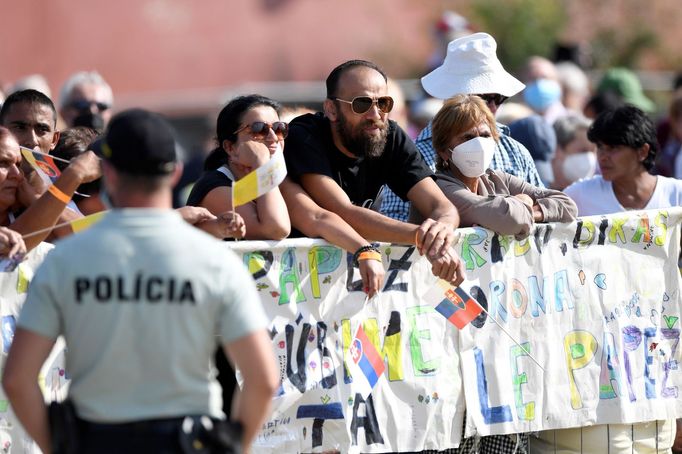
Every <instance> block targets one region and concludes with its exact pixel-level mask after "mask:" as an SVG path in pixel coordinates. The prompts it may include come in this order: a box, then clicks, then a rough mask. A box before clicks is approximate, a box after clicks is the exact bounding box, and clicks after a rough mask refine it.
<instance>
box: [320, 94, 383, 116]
mask: <svg viewBox="0 0 682 454" xmlns="http://www.w3.org/2000/svg"><path fill="white" fill-rule="evenodd" d="M329 99H331V100H332V101H341V102H345V103H346V104H350V108H351V109H353V112H355V113H356V114H358V115H362V114H364V113H367V112H368V111H369V109H371V108H372V104H375V103H376V105H377V108H378V109H379V110H380V111H381V112H382V113H389V112H390V111H391V110H392V109H393V98H391V97H390V96H380V97H378V98H370V97H369V96H356V97H355V98H353V99H352V100H351V101H346V100H345V99H340V98H337V97H335V96H333V97H331V98H329Z"/></svg>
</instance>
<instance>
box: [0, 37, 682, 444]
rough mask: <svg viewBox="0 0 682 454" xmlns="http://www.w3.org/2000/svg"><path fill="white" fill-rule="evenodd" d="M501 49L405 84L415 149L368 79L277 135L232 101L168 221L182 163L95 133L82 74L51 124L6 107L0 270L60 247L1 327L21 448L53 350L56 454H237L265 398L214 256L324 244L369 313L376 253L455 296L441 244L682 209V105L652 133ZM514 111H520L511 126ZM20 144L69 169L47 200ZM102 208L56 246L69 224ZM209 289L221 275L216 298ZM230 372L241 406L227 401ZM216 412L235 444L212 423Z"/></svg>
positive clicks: (334, 89) (485, 46) (616, 85)
mask: <svg viewBox="0 0 682 454" xmlns="http://www.w3.org/2000/svg"><path fill="white" fill-rule="evenodd" d="M496 47H497V44H496V42H495V40H494V39H493V37H492V36H490V35H488V34H486V33H475V34H470V35H466V36H462V37H459V38H457V39H454V40H452V41H451V42H449V44H448V45H447V50H446V53H445V56H444V57H443V60H442V62H440V64H439V65H437V66H436V67H435V68H434V69H433V70H432V71H431V72H429V73H428V74H426V75H425V76H424V77H423V78H422V79H421V82H422V86H423V89H424V91H425V93H427V94H428V95H429V96H428V97H426V98H425V99H423V100H421V101H420V103H419V104H420V105H421V106H424V107H425V106H427V105H429V106H433V105H434V103H435V105H436V107H437V109H434V108H432V107H431V108H430V110H429V109H425V110H424V112H430V114H428V115H426V116H425V117H424V116H422V117H420V118H421V120H422V121H423V123H422V124H421V126H423V129H421V130H420V131H417V134H416V137H415V138H414V140H413V138H412V136H411V135H410V134H409V133H408V132H407V131H409V129H410V128H408V127H407V126H405V128H403V127H401V125H399V124H398V123H397V122H396V121H394V120H392V119H391V115H392V113H395V112H394V111H395V110H397V109H396V99H394V97H393V96H391V95H390V94H389V93H390V91H389V83H390V80H389V78H388V77H387V75H386V74H385V73H384V72H383V70H382V69H381V68H380V67H379V66H378V65H376V64H375V63H373V62H369V61H365V60H350V61H347V62H344V63H341V64H339V65H338V66H337V67H335V68H334V69H333V70H332V71H331V72H330V74H329V76H328V77H327V80H326V97H325V99H324V100H323V109H322V111H321V112H311V113H304V114H302V115H299V116H296V117H295V118H293V119H292V120H291V121H290V122H287V121H284V116H283V113H282V106H281V105H280V103H279V102H278V101H276V100H273V99H269V98H267V97H264V96H261V95H257V94H249V95H244V96H239V97H236V98H234V99H232V100H231V101H230V102H229V103H227V105H225V107H224V108H223V109H222V110H221V111H220V113H219V115H218V117H217V121H216V129H215V135H216V139H217V140H216V147H215V149H213V150H212V151H211V152H210V153H209V154H208V155H207V157H206V159H205V163H204V172H203V174H202V175H201V176H200V177H199V178H198V180H197V181H196V182H195V183H194V184H193V186H192V188H191V191H190V193H189V197H188V199H187V201H186V206H185V207H182V208H178V209H176V210H175V212H173V211H171V209H172V205H173V203H172V190H173V187H174V186H175V184H176V183H177V182H178V180H179V179H180V177H181V173H182V163H181V162H180V161H179V158H178V154H177V150H176V149H177V140H176V137H175V132H174V131H173V130H172V128H171V127H170V125H169V124H168V122H167V121H166V120H164V119H163V118H162V117H161V116H160V115H158V114H154V113H150V112H148V111H145V110H141V109H132V110H126V111H123V112H120V113H118V114H116V115H113V116H112V112H113V93H112V90H111V88H110V87H109V85H108V84H107V83H106V82H105V81H104V79H103V78H102V77H101V76H100V75H99V74H97V73H87V72H84V73H78V74H76V75H74V76H73V77H72V78H70V79H69V80H68V81H67V83H66V84H65V85H64V87H63V89H62V90H61V92H60V97H59V103H58V107H59V109H58V110H57V108H56V107H55V104H54V103H53V101H52V100H51V99H50V97H49V96H47V95H46V94H45V93H43V92H41V91H40V90H37V89H31V88H24V89H21V90H18V91H16V92H14V93H12V94H10V95H9V96H8V97H7V99H5V101H4V103H3V104H2V108H1V109H0V225H1V227H0V253H2V254H3V255H4V256H6V257H9V258H10V259H15V260H21V258H22V257H23V256H24V255H27V254H31V251H32V250H34V249H35V248H36V247H37V246H38V245H39V244H40V243H41V242H43V241H49V242H52V241H54V240H57V239H62V238H64V239H63V240H61V241H59V242H58V243H57V245H56V247H55V248H54V250H52V251H51V252H49V253H48V254H47V257H46V258H45V260H44V262H43V264H42V265H41V266H40V267H39V268H38V270H37V272H36V274H35V277H34V279H33V281H32V283H31V285H30V288H29V292H28V296H27V298H26V302H25V303H24V304H23V309H22V310H21V314H19V308H17V309H16V313H13V314H12V315H13V316H16V317H17V318H18V321H17V328H16V333H15V334H14V340H13V342H12V346H11V349H10V351H9V355H8V357H7V358H6V361H5V365H4V371H3V377H2V383H3V387H4V389H5V392H6V394H7V396H8V398H9V400H10V402H11V404H12V408H13V410H14V412H15V413H16V416H17V418H18V420H19V421H20V422H21V425H22V426H23V428H24V429H25V431H26V433H27V434H28V436H29V437H30V438H32V439H33V440H35V441H36V443H37V444H38V446H39V447H40V449H42V451H43V452H51V451H52V450H55V449H56V448H58V447H60V448H62V447H61V446H55V445H56V444H59V443H64V441H63V440H61V439H60V437H58V436H55V430H57V429H56V428H55V426H54V425H51V424H52V418H53V415H52V413H50V422H49V423H48V410H47V407H46V406H45V404H44V403H43V397H42V393H41V390H40V388H39V386H38V383H37V382H36V380H35V377H36V376H37V375H38V373H39V371H40V368H41V366H42V364H43V362H44V361H45V360H46V358H47V357H48V355H49V354H50V351H51V349H52V347H53V345H54V343H55V340H56V339H57V338H58V337H59V336H64V338H65V340H66V344H67V347H68V356H67V363H66V366H67V370H68V374H69V375H70V377H71V385H70V390H69V399H68V401H67V402H68V404H64V405H62V406H60V407H59V411H61V412H66V413H68V414H69V415H70V416H69V417H70V418H71V419H72V420H73V421H75V423H74V425H75V427H76V428H77V433H78V434H77V435H76V436H74V437H70V438H69V439H68V440H67V442H66V443H67V444H68V443H73V440H74V438H75V439H76V441H78V444H79V446H77V447H75V448H74V447H73V446H71V449H75V451H69V452H98V453H106V452H112V453H113V452H200V451H188V450H186V449H187V448H186V447H187V446H192V445H194V446H196V443H200V444H201V443H203V444H207V445H208V444H210V445H211V446H213V448H212V449H215V451H211V452H228V451H220V450H221V449H222V450H225V449H228V446H234V445H236V444H239V445H241V446H242V447H244V449H246V450H248V447H249V446H250V445H251V443H252V442H253V440H254V437H255V435H256V433H257V431H258V430H259V428H260V426H261V424H262V423H263V422H264V421H265V419H266V418H267V416H268V411H269V405H270V403H269V402H270V398H269V396H271V395H272V393H273V392H274V390H275V388H276V386H277V378H278V377H277V371H276V367H275V364H274V358H273V353H272V348H271V346H270V344H269V338H268V335H267V331H266V327H267V320H266V319H265V316H264V313H263V311H262V309H261V306H260V302H259V300H258V296H257V293H256V291H255V286H254V285H253V282H252V280H251V278H250V277H249V276H248V273H247V271H246V270H245V268H244V266H243V265H242V264H241V263H240V261H239V260H237V259H236V257H235V256H234V255H233V254H231V252H230V243H229V242H224V241H222V242H221V241H219V240H234V239H242V238H246V239H249V240H282V239H284V238H287V237H297V236H306V237H318V238H323V239H325V240H326V241H328V242H330V243H332V244H334V245H336V246H338V247H340V248H343V249H344V250H346V251H348V252H349V253H351V254H353V263H354V265H355V266H357V267H358V268H359V272H360V275H361V278H362V289H361V290H362V291H364V292H365V293H366V294H367V295H368V297H372V296H373V295H375V294H376V293H377V292H379V289H380V288H381V286H382V283H383V280H384V274H385V272H386V269H385V267H384V263H383V262H382V256H381V254H380V253H379V250H378V247H377V245H376V242H388V243H398V244H407V245H413V246H415V247H416V248H417V250H418V251H419V253H420V254H422V255H425V256H426V258H427V259H428V260H429V262H430V263H431V271H432V273H433V275H434V276H437V277H439V278H441V279H443V280H445V281H448V282H450V283H451V284H453V285H459V284H460V283H462V282H463V281H464V279H465V277H466V276H465V270H464V267H463V264H462V261H461V260H460V258H459V256H458V254H457V253H456V252H455V250H454V247H453V243H454V242H455V239H456V232H455V230H456V228H458V227H467V226H481V227H485V228H489V229H491V230H493V231H495V232H498V233H500V234H503V235H512V236H514V237H516V238H517V239H522V238H525V237H527V236H528V235H529V234H530V233H531V232H532V231H533V227H534V225H535V223H542V222H571V221H572V220H574V219H575V217H576V216H583V215H595V214H607V213H614V212H620V211H625V210H640V209H654V208H665V207H672V206H680V205H682V180H679V179H677V178H680V176H682V170H681V169H682V158H681V157H679V155H680V153H679V151H680V148H681V147H682V145H680V143H682V132H680V131H682V121H681V120H680V119H681V118H682V101H681V100H682V97H681V95H675V97H674V99H673V101H672V103H671V109H670V116H669V119H668V120H667V121H666V122H664V123H662V124H661V126H660V127H659V128H658V131H657V129H656V127H655V126H654V122H653V120H652V119H651V116H650V114H651V111H652V107H653V106H652V104H651V102H650V101H649V100H648V99H647V98H646V97H645V96H644V94H643V92H642V90H641V86H640V85H638V81H637V80H636V76H634V74H633V73H631V72H629V71H627V70H625V69H622V68H617V69H614V70H611V71H608V72H607V73H606V74H605V75H604V78H603V80H602V81H601V83H600V84H599V91H598V92H597V93H595V95H594V96H592V97H590V94H589V84H587V82H586V81H587V79H586V77H585V74H584V73H583V72H582V71H581V70H580V68H578V67H577V66H576V65H573V64H561V65H555V64H554V63H552V62H551V61H549V60H547V59H544V58H541V57H531V58H529V60H528V65H527V68H526V71H525V73H524V77H523V80H524V81H525V84H524V83H522V82H521V81H520V80H518V79H517V78H516V77H514V76H513V75H512V74H510V73H509V72H507V71H506V70H505V69H504V68H503V66H502V64H501V63H500V61H499V60H498V58H497V55H496ZM633 77H634V79H633ZM519 95H520V96H522V97H523V100H524V104H525V107H524V108H522V109H516V110H513V109H510V108H508V106H509V105H510V104H511V103H510V102H508V100H509V99H510V98H513V97H515V96H519ZM505 111H506V112H505ZM58 114H59V115H60V116H61V119H62V120H63V122H64V124H65V126H66V127H65V128H63V129H61V130H59V129H57V119H58ZM590 117H592V118H590ZM502 120H504V121H505V122H506V123H508V125H505V124H503V123H502ZM659 144H660V145H659ZM20 147H24V148H27V149H30V150H33V151H35V152H36V153H42V154H45V155H52V156H55V157H58V158H62V159H64V160H65V161H68V163H66V162H65V163H64V164H61V165H60V166H61V169H60V170H61V175H60V176H59V177H58V178H56V179H55V180H54V182H53V183H52V184H48V183H46V182H45V180H44V179H43V178H41V176H40V175H39V174H38V172H37V171H36V170H35V169H33V168H31V167H30V166H29V165H27V163H26V162H24V161H22V154H21V151H20ZM659 148H660V149H661V152H659ZM282 155H283V156H282ZM275 158H283V160H284V161H285V162H286V167H287V176H286V177H285V179H284V181H282V182H281V183H280V184H279V185H278V187H276V188H274V189H272V190H270V191H269V192H267V193H266V194H263V195H261V196H259V197H257V198H256V199H254V200H252V201H251V202H248V203H246V204H241V205H238V206H235V204H234V194H233V188H234V185H235V182H238V181H239V180H241V179H243V178H245V177H247V175H249V174H251V173H252V172H253V171H255V170H256V169H258V168H259V167H261V166H263V165H265V164H266V163H268V162H269V161H270V160H271V159H275ZM562 191H563V192H562ZM107 209H110V213H109V214H107V215H106V216H105V217H104V219H103V220H102V221H101V222H100V223H99V224H97V225H95V226H94V227H91V228H90V229H89V230H87V231H86V232H84V233H82V234H78V235H71V233H72V232H71V227H70V226H69V225H70V224H69V222H71V221H73V220H76V219H79V218H82V217H83V216H84V215H89V214H92V213H96V212H100V211H103V210H107ZM55 226H56V227H55ZM201 231H204V232H205V233H203V232H201ZM36 232H37V233H36ZM22 237H23V238H22ZM211 237H213V238H211ZM220 248H222V250H224V254H220V255H218V254H215V253H214V251H215V250H218V249H220ZM217 258H220V260H216V259H217ZM216 274H220V275H221V276H226V277H228V276H229V278H226V279H224V280H223V279H221V280H220V282H216V281H215V279H212V278H211V276H214V275H216ZM131 301H134V302H135V303H137V304H124V303H130V302H131ZM157 303H160V304H157ZM3 315H4V314H3ZM215 335H219V336H220V339H221V341H220V346H222V347H223V348H218V349H216V347H217V345H216V341H215ZM171 358H172V360H171ZM117 363H119V364H120V363H125V364H126V367H125V368H122V367H120V366H118V365H116V364H117ZM214 363H216V364H217V365H218V369H219V376H218V380H219V383H220V385H222V400H221V392H220V390H219V388H218V387H217V385H218V380H216V379H215V378H213V375H212V373H211V369H212V367H213V364H214ZM234 366H236V367H237V368H239V370H240V371H241V373H242V376H243V378H244V386H243V387H242V388H241V390H239V391H238V392H237V393H236V394H235V398H234V399H232V394H233V390H235V388H236V385H235V381H234V371H233V369H232V368H233V367H234ZM179 390H181V391H179ZM221 402H222V407H221ZM225 414H227V415H228V416H229V419H230V420H232V421H234V422H235V424H223V422H224V420H223V418H224V415H225ZM197 415H199V416H197ZM647 424H648V423H642V424H634V425H618V426H616V425H610V426H613V427H612V429H611V431H610V435H609V436H610V437H613V438H618V439H619V441H622V442H623V443H624V445H627V451H628V452H630V451H631V450H633V451H634V452H653V451H652V450H653V449H654V448H653V446H658V447H659V449H661V451H659V452H670V450H671V449H673V448H675V449H682V434H680V435H679V436H678V437H677V439H676V436H675V434H676V427H675V421H674V420H668V421H658V422H656V424H655V427H656V430H655V432H651V431H649V432H646V433H647V435H645V436H640V437H637V439H635V437H634V436H633V437H631V439H630V440H629V441H623V440H625V439H626V438H627V437H628V436H629V435H628V434H630V433H634V431H635V430H639V426H647V427H649V425H647ZM594 429H595V430H599V428H598V426H597V427H594ZM8 430H9V429H8ZM19 430H20V428H18V427H15V428H12V429H11V431H19ZM571 430H572V429H566V430H565V431H564V430H560V431H555V432H552V433H541V434H540V435H539V437H535V436H529V435H528V434H515V435H514V436H507V435H495V436H489V437H483V438H482V439H479V437H472V438H467V439H463V440H462V443H461V446H460V448H457V449H447V450H446V451H443V452H459V453H465V452H471V450H472V449H474V447H475V449H476V450H477V452H483V453H525V452H549V451H533V450H534V449H537V450H541V449H544V448H543V446H545V445H547V446H550V445H551V449H554V450H559V451H561V452H581V450H582V446H581V445H580V444H579V443H580V441H579V440H578V441H576V437H574V436H571V435H570V431H571ZM16 433H19V432H16ZM175 434H180V435H179V436H176V435H175ZM235 434H236V435H235ZM580 439H582V437H580ZM549 440H551V443H550V441H549ZM557 440H559V442H557ZM543 443H544V445H543ZM557 443H559V444H557ZM608 443H609V440H608V439H607V440H606V444H607V445H608ZM534 445H535V448H534ZM673 445H674V446H673ZM600 446H601V445H600ZM547 449H550V448H547ZM597 449H600V448H597ZM27 451H28V450H27ZM207 452H208V451H207ZM622 452H625V450H623V451H622ZM679 452H682V451H679Z"/></svg>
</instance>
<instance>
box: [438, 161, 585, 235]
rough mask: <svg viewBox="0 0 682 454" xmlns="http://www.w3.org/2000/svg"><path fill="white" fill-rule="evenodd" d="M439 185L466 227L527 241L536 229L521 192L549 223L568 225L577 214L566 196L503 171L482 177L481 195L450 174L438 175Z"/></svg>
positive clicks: (461, 223) (441, 173) (440, 173)
mask: <svg viewBox="0 0 682 454" xmlns="http://www.w3.org/2000/svg"><path fill="white" fill-rule="evenodd" d="M436 182H437V183H438V186H439V187H440V188H441V190H442V191H443V192H444V193H445V195H446V196H447V198H448V199H449V200H450V201H451V202H452V203H453V204H454V205H455V207H457V211H458V212H459V216H460V225H461V226H462V227H469V226H472V225H474V224H475V225H480V226H481V227H485V228H487V229H490V230H493V231H495V232H497V233H499V234H502V235H514V236H515V237H516V238H517V239H522V238H525V237H526V236H528V234H529V233H530V231H531V229H532V228H533V224H534V222H533V210H532V209H531V208H530V207H529V206H528V205H526V204H525V203H523V202H522V201H521V200H519V199H517V198H515V197H514V195H516V194H521V193H523V194H527V195H529V196H530V197H531V198H532V199H533V200H534V201H536V202H537V203H538V205H539V206H540V209H541V210H542V212H543V215H544V218H545V221H547V222H552V221H559V222H568V221H570V220H572V219H574V218H575V214H576V213H577V208H576V206H575V204H574V203H573V201H572V200H571V199H570V198H569V197H568V196H566V195H565V194H563V193H561V192H559V191H554V190H549V189H540V188H536V187H535V186H532V185H530V184H528V183H526V182H525V181H523V180H521V179H520V178H517V177H515V176H513V175H509V174H507V173H504V172H500V171H492V170H489V171H487V172H486V174H484V175H482V176H481V177H480V178H479V185H478V193H477V194H474V193H472V192H471V191H470V190H469V189H468V188H467V187H466V185H465V184H464V183H462V182H461V181H460V180H458V179H457V178H456V177H454V176H452V175H450V174H446V173H443V172H439V173H437V174H436Z"/></svg>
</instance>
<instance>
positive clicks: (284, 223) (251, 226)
mask: <svg viewBox="0 0 682 454" xmlns="http://www.w3.org/2000/svg"><path fill="white" fill-rule="evenodd" d="M238 153H240V154H241V155H242V156H244V159H245V160H246V157H248V158H249V159H248V162H249V163H250V164H251V166H252V167H253V168H256V169H257V168H258V167H260V166H262V165H264V164H265V163H267V162H268V161H269V160H270V159H271V157H270V151H269V150H268V148H267V147H266V146H265V145H264V144H263V143H260V142H256V141H252V140H250V141H247V142H242V143H240V144H239V145H238ZM235 176H236V177H237V178H241V177H243V176H244V175H235ZM200 205H201V206H203V207H205V208H207V209H208V210H209V211H210V212H211V213H213V214H215V215H216V216H217V215H219V214H221V213H224V212H225V211H230V210H232V209H233V208H232V188H231V187H229V186H220V187H217V188H214V189H212V190H211V191H210V192H209V193H208V194H206V197H204V199H203V200H202V201H201V204H200ZM234 211H236V212H237V213H239V215H240V216H241V217H242V218H243V219H244V223H245V224H246V239H249V240H281V239H284V238H286V237H287V236H289V233H290V232H291V222H290V220H289V214H288V212H287V206H286V204H285V203H284V199H283V198H282V194H281V192H280V190H279V187H277V188H274V189H272V190H270V191H268V192H267V193H266V194H263V195H262V196H260V197H258V198H257V199H256V200H254V201H252V202H249V203H246V204H244V205H241V206H238V207H236V209H235V210H234Z"/></svg>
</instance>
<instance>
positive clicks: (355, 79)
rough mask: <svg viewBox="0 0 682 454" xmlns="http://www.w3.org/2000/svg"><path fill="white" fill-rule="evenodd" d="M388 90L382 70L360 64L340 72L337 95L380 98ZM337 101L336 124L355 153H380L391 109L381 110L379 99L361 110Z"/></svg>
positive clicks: (347, 144)
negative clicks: (378, 70) (358, 110)
mask: <svg viewBox="0 0 682 454" xmlns="http://www.w3.org/2000/svg"><path fill="white" fill-rule="evenodd" d="M387 90H388V88H387V86H386V81H385V80H384V78H383V76H382V75H381V74H380V73H378V72H377V71H375V70H374V69H372V68H367V67H365V66H358V67H355V68H352V69H350V70H348V71H346V72H344V73H343V74H342V75H341V77H340V78H339V89H338V92H337V95H336V97H337V98H339V99H342V100H346V101H352V100H353V98H355V97H358V96H369V97H370V98H373V99H377V98H379V97H382V96H386V93H387ZM334 102H335V104H336V111H337V121H336V122H335V124H334V127H335V128H336V132H337V133H338V136H339V138H340V139H341V143H342V144H343V146H344V147H346V149H347V150H348V151H350V152H351V153H353V154H354V155H355V156H368V157H378V156H381V154H382V153H383V151H384V147H385V146H386V136H387V134H388V113H385V112H382V111H381V110H380V109H379V107H378V105H377V103H374V104H372V106H371V107H370V109H369V110H368V111H367V112H365V113H363V114H358V113H355V112H353V109H352V107H351V105H350V104H348V103H345V102H341V101H338V100H337V101H334Z"/></svg>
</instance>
